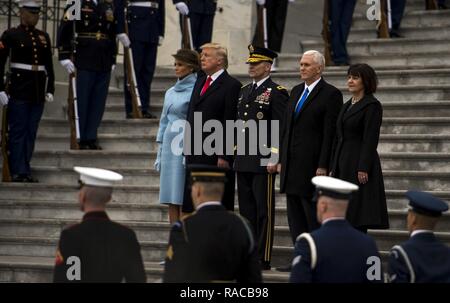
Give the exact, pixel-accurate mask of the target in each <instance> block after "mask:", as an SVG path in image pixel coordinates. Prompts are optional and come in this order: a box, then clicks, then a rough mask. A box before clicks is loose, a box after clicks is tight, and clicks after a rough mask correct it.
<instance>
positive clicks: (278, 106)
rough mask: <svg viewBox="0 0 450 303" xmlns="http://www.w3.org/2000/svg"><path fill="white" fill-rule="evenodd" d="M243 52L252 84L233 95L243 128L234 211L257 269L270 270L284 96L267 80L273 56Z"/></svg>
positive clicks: (239, 133) (256, 51)
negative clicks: (247, 233)
mask: <svg viewBox="0 0 450 303" xmlns="http://www.w3.org/2000/svg"><path fill="white" fill-rule="evenodd" d="M249 50H250V56H249V58H248V60H247V63H248V65H249V75H250V77H251V78H252V79H253V82H252V83H250V84H248V85H246V86H244V87H242V89H241V92H240V95H239V101H238V106H237V108H238V109H237V119H238V121H239V120H242V121H243V122H242V123H243V125H242V126H243V127H242V129H238V131H237V136H236V137H237V143H236V147H235V150H236V151H235V153H236V158H235V162H234V170H235V171H236V172H237V186H238V199H239V211H240V213H241V215H242V216H244V217H245V218H247V220H249V222H250V224H251V225H252V228H253V231H254V233H255V239H256V241H257V243H258V251H259V257H260V261H261V266H262V268H263V269H270V261H271V255H272V244H273V230H274V225H275V224H274V218H275V187H274V184H275V176H276V172H277V164H278V153H279V141H280V140H279V137H280V130H281V125H280V124H281V120H282V119H283V117H284V114H285V110H286V104H287V100H288V98H289V95H288V93H287V91H286V89H285V88H284V87H283V86H280V85H278V84H277V83H275V82H273V81H272V79H271V78H270V69H271V66H272V63H273V60H274V59H275V58H276V57H277V54H276V53H275V52H273V51H271V50H270V49H267V48H261V47H254V46H252V45H250V46H249ZM272 122H275V123H278V126H279V128H278V131H276V129H275V130H273V131H274V134H272ZM272 135H275V136H274V138H272ZM239 138H241V139H239ZM272 140H273V141H272ZM269 158H273V159H269ZM265 162H267V163H265Z"/></svg>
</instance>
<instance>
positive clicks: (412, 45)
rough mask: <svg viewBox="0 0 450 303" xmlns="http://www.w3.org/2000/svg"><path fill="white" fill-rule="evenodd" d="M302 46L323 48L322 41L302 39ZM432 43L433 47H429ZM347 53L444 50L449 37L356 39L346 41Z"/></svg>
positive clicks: (431, 51) (391, 53) (369, 53)
mask: <svg viewBox="0 0 450 303" xmlns="http://www.w3.org/2000/svg"><path fill="white" fill-rule="evenodd" d="M302 45H303V48H304V49H305V50H308V49H317V50H319V49H323V41H313V40H308V41H303V42H302ZM430 45H432V46H433V47H430ZM347 48H348V53H349V55H350V56H353V55H372V56H377V55H380V54H389V55H392V56H404V55H409V54H415V53H424V52H428V53H430V54H432V53H436V52H445V51H447V50H448V49H449V48H450V39H448V38H447V39H446V38H443V37H439V38H428V37H425V38H402V39H370V38H366V39H358V40H353V41H350V40H349V41H348V43H347Z"/></svg>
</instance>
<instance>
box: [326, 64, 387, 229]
mask: <svg viewBox="0 0 450 303" xmlns="http://www.w3.org/2000/svg"><path fill="white" fill-rule="evenodd" d="M347 78H348V79H347V85H348V89H349V91H350V93H352V98H351V99H350V100H349V101H348V102H347V103H345V104H344V106H343V107H342V109H341V112H340V113H339V117H338V120H337V123H336V126H337V129H336V137H335V140H334V144H333V153H332V158H331V161H332V162H331V173H330V174H331V175H332V176H334V177H336V178H339V179H343V180H345V181H349V182H352V183H354V184H357V185H359V191H358V193H356V194H354V195H353V197H352V199H351V200H350V204H349V206H348V210H347V220H348V221H349V222H350V223H351V224H352V225H353V226H354V227H356V228H357V229H359V230H361V231H363V232H367V229H383V228H389V219H388V213H387V206H386V194H385V191H384V181H383V173H382V171H381V163H380V157H379V156H378V152H377V146H378V139H379V138H380V127H381V121H382V117H383V108H382V106H381V103H380V101H378V100H377V99H376V98H375V97H374V96H373V93H375V91H376V89H377V82H378V81H377V75H376V74H375V71H374V70H373V68H372V67H370V66H369V65H367V64H355V65H352V66H350V68H349V69H348V73H347Z"/></svg>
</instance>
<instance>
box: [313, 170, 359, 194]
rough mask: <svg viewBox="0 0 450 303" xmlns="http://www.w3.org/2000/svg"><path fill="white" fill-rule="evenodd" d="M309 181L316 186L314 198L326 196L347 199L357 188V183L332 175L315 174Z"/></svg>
mask: <svg viewBox="0 0 450 303" xmlns="http://www.w3.org/2000/svg"><path fill="white" fill-rule="evenodd" d="M311 182H312V183H313V184H314V185H315V186H316V198H318V197H319V196H328V197H331V198H335V199H340V200H348V199H350V197H351V194H352V192H354V191H357V190H358V185H355V184H353V183H350V182H347V181H343V180H341V179H337V178H333V177H327V176H317V177H314V178H312V180H311Z"/></svg>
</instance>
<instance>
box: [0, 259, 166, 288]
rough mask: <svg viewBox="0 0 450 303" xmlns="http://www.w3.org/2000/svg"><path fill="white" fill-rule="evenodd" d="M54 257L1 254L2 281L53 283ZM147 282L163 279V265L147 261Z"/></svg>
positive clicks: (0, 276)
mask: <svg viewBox="0 0 450 303" xmlns="http://www.w3.org/2000/svg"><path fill="white" fill-rule="evenodd" d="M54 262H55V258H54V257H51V258H50V257H26V256H25V257H24V256H0V282H14V283H51V282H52V281H53V266H54ZM144 266H145V272H146V275H147V282H149V283H155V282H160V281H161V276H162V273H163V270H164V268H163V266H161V265H159V264H158V263H154V262H145V263H144Z"/></svg>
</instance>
